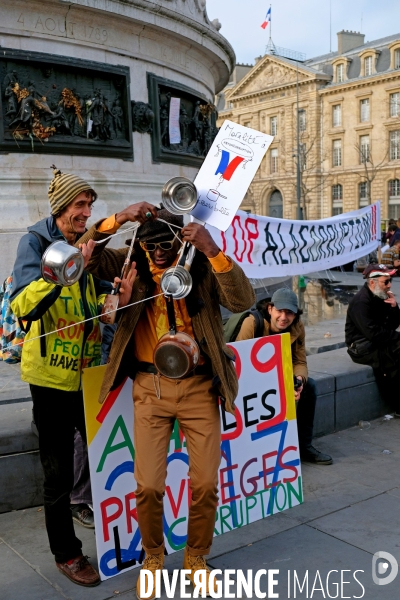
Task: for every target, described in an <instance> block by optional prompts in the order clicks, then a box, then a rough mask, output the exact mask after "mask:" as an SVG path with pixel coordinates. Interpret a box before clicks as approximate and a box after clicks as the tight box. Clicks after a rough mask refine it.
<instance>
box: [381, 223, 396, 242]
mask: <svg viewBox="0 0 400 600" xmlns="http://www.w3.org/2000/svg"><path fill="white" fill-rule="evenodd" d="M397 230H398V227H397V225H396V223H389V227H388V230H387V232H386V233H384V234H383V238H384V239H383V243H385V244H389V243H390V240H391V239H392V237H393V236H394V234H395V233H396V231H397Z"/></svg>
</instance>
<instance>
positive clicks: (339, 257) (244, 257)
mask: <svg viewBox="0 0 400 600" xmlns="http://www.w3.org/2000/svg"><path fill="white" fill-rule="evenodd" d="M380 223H381V220H380V202H376V203H375V204H372V205H370V206H366V207H364V208H360V209H359V210H355V211H353V212H349V213H344V214H342V215H337V216H335V217H329V218H327V219H320V220H319V221H291V220H288V219H274V218H272V217H264V216H260V215H249V214H247V213H245V212H243V211H238V212H237V214H236V215H235V217H234V219H233V222H232V225H231V226H230V227H229V229H228V230H227V231H226V232H225V233H224V232H221V231H219V230H218V229H217V228H215V227H209V226H207V229H208V230H209V231H210V233H211V235H212V237H213V239H214V241H215V242H216V244H217V245H218V246H219V247H220V248H221V249H222V251H223V252H225V253H226V254H227V255H228V256H231V257H232V258H233V259H234V260H235V261H236V262H237V263H238V264H239V265H240V266H241V267H242V269H243V271H244V272H245V273H246V275H247V277H250V278H252V277H254V278H260V279H261V278H263V277H281V276H282V275H302V274H307V273H312V272H313V271H318V270H322V269H331V268H332V267H338V266H340V265H344V264H346V263H349V262H353V261H355V260H357V259H358V258H361V257H362V256H366V255H367V254H370V253H371V252H374V251H375V250H376V249H377V247H378V246H379V245H380V241H381V240H380V236H381V227H380Z"/></svg>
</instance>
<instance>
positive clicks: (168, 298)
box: [164, 294, 176, 335]
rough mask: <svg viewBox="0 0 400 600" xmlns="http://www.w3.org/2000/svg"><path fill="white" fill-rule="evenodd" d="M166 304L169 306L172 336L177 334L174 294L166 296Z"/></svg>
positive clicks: (168, 314)
mask: <svg viewBox="0 0 400 600" xmlns="http://www.w3.org/2000/svg"><path fill="white" fill-rule="evenodd" d="M164 297H165V302H166V304H167V316H168V323H169V331H170V333H172V335H175V334H176V319H175V309H174V300H173V296H172V294H165V296H164Z"/></svg>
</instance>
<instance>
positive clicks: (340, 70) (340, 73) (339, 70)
mask: <svg viewBox="0 0 400 600" xmlns="http://www.w3.org/2000/svg"><path fill="white" fill-rule="evenodd" d="M336 81H337V83H342V81H344V64H343V63H341V64H340V65H338V66H337V67H336Z"/></svg>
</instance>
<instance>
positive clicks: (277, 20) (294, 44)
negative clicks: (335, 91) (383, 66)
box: [207, 0, 400, 64]
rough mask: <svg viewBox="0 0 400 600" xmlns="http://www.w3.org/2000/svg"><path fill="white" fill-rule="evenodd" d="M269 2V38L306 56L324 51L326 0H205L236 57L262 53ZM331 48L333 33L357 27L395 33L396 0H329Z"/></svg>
mask: <svg viewBox="0 0 400 600" xmlns="http://www.w3.org/2000/svg"><path fill="white" fill-rule="evenodd" d="M270 4H272V40H273V42H274V44H275V45H276V46H282V47H284V48H289V49H290V50H297V51H298V52H304V53H305V54H306V55H307V58H312V57H313V56H318V55H320V54H325V53H327V52H329V0H274V1H272V2H271V0H247V1H246V0H207V13H208V16H209V18H210V19H211V20H212V19H215V18H218V19H219V20H220V21H221V23H222V29H221V33H222V35H224V36H225V37H226V38H227V39H228V40H229V42H230V43H231V44H232V46H233V48H234V50H235V52H236V58H237V62H240V63H251V64H253V63H254V58H255V57H256V56H260V54H264V53H265V46H266V45H267V43H268V39H269V28H270V26H269V25H268V27H267V29H266V30H265V31H264V30H263V29H261V23H262V22H263V20H264V17H265V15H266V13H267V10H268V8H269V5H270ZM331 4H332V51H336V50H337V37H336V33H337V32H338V31H341V30H342V29H349V30H355V31H360V29H361V19H362V33H365V41H372V40H376V39H379V38H381V37H385V36H387V35H392V34H395V33H400V1H399V0H380V1H378V2H377V1H376V0H331Z"/></svg>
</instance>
